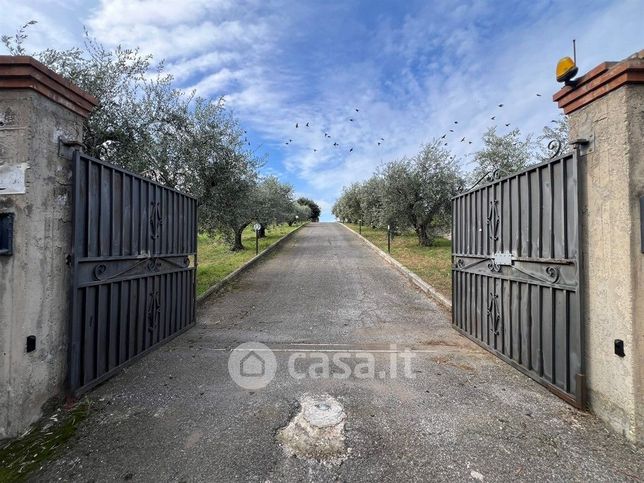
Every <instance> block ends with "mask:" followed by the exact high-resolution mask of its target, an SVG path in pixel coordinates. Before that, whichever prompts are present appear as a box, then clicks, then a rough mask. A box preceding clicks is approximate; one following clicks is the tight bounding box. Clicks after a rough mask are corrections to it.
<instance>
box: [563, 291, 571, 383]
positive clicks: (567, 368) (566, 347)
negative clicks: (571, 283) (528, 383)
mask: <svg viewBox="0 0 644 483" xmlns="http://www.w3.org/2000/svg"><path fill="white" fill-rule="evenodd" d="M563 294H564V320H563V322H564V324H566V330H565V344H564V354H565V361H566V362H565V364H564V365H565V379H564V387H565V391H566V392H570V304H569V301H568V298H569V296H570V292H568V290H564V291H563Z"/></svg>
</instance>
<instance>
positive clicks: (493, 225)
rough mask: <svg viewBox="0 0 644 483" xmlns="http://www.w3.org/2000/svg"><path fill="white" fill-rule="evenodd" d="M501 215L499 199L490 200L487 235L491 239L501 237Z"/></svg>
mask: <svg viewBox="0 0 644 483" xmlns="http://www.w3.org/2000/svg"><path fill="white" fill-rule="evenodd" d="M500 226H501V217H500V214H499V200H494V201H490V203H489V205H488V210H487V236H488V238H490V239H491V240H494V241H496V240H498V239H499V227H500Z"/></svg>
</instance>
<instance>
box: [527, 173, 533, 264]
mask: <svg viewBox="0 0 644 483" xmlns="http://www.w3.org/2000/svg"><path fill="white" fill-rule="evenodd" d="M532 177H533V172H531V171H528V172H527V173H526V178H527V181H528V203H527V208H528V211H527V213H528V239H527V244H528V249H527V252H528V254H527V256H528V257H532V256H533V255H532V247H533V243H532Z"/></svg>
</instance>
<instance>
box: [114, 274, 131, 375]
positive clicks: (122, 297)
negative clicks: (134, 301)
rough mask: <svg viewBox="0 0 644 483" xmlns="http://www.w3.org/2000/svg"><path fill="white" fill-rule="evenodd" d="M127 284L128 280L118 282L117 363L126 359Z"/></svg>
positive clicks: (127, 332) (127, 322)
mask: <svg viewBox="0 0 644 483" xmlns="http://www.w3.org/2000/svg"><path fill="white" fill-rule="evenodd" d="M129 285H130V282H129V281H128V280H123V281H122V282H121V283H119V290H120V293H119V306H118V307H119V311H120V314H119V320H120V323H119V356H118V359H117V360H116V361H117V364H118V365H121V364H123V363H124V362H125V361H127V338H128V335H129V333H130V331H129V329H130V326H129V318H128V312H129V309H130V297H129V290H128V288H129Z"/></svg>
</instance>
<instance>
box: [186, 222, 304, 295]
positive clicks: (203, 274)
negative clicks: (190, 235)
mask: <svg viewBox="0 0 644 483" xmlns="http://www.w3.org/2000/svg"><path fill="white" fill-rule="evenodd" d="M298 226H299V225H293V226H288V225H278V226H271V227H269V228H267V229H266V237H265V238H260V239H259V251H260V252H263V251H264V250H266V248H268V247H269V246H271V245H272V244H273V243H275V242H276V241H277V240H279V239H280V238H282V237H283V236H285V235H287V234H288V233H290V232H292V231H293V230H295V229H296V228H297V227H298ZM242 242H243V244H244V250H241V251H238V252H231V251H230V247H229V245H228V244H227V243H225V242H224V241H223V240H221V239H220V238H218V237H212V236H209V235H206V234H200V235H199V236H198V238H197V249H198V250H199V251H198V252H197V253H198V266H197V296H199V295H201V294H202V293H204V292H205V291H206V290H208V288H210V287H212V286H213V285H214V284H216V283H217V282H219V281H220V280H222V279H223V278H224V277H225V276H226V275H228V274H230V273H232V272H234V271H235V270H237V269H238V268H239V267H241V266H242V265H243V264H244V263H246V262H247V261H248V260H250V259H251V258H253V257H254V256H255V232H254V231H253V228H252V226H249V227H248V228H246V230H244V234H243V236H242Z"/></svg>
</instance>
